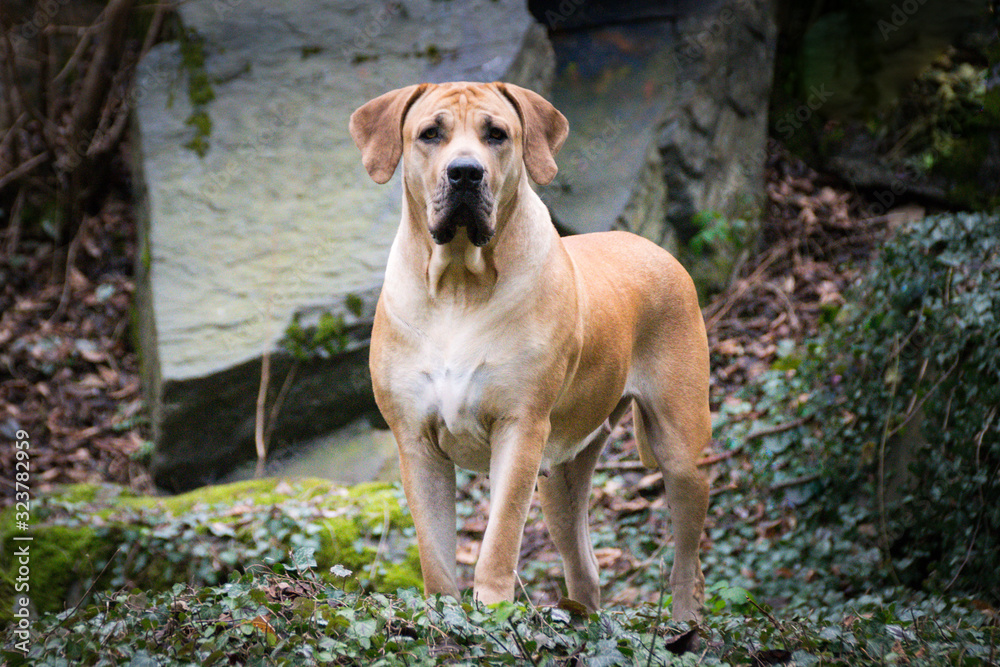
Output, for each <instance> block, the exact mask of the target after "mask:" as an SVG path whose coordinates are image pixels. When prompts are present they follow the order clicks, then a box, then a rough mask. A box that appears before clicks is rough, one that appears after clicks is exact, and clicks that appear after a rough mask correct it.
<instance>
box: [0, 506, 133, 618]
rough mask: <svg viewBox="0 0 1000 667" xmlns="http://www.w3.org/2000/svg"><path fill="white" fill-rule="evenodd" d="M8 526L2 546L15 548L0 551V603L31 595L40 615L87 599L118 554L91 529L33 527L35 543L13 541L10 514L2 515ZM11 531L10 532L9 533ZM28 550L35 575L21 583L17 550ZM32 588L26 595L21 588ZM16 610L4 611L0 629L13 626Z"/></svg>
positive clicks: (0, 611)
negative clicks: (93, 584) (81, 597)
mask: <svg viewBox="0 0 1000 667" xmlns="http://www.w3.org/2000/svg"><path fill="white" fill-rule="evenodd" d="M0 520H2V521H3V523H2V525H3V526H4V527H5V530H3V532H2V533H0V540H2V542H3V544H4V545H5V546H6V545H11V546H10V548H4V550H3V551H0V599H3V600H14V599H15V596H18V597H20V596H27V597H29V598H30V599H31V602H32V604H33V605H34V607H35V610H36V611H37V612H39V613H46V612H59V611H62V610H63V609H64V607H65V606H66V604H67V602H71V601H72V600H71V598H73V597H76V596H79V595H82V594H83V593H84V591H85V590H86V587H87V586H88V585H89V584H90V583H91V582H92V581H93V580H94V578H95V577H96V576H97V574H98V573H99V572H100V568H101V567H102V566H103V564H104V563H105V562H107V559H108V557H109V556H110V555H111V553H113V551H114V547H113V546H112V545H110V544H107V543H104V542H103V541H102V540H101V539H100V536H99V534H98V531H97V530H96V529H95V528H92V527H89V526H67V525H44V524H34V523H33V524H32V528H31V532H30V533H29V534H30V536H31V537H32V540H31V541H30V542H14V541H13V540H12V538H13V537H14V534H13V533H14V531H13V526H14V525H15V524H14V521H13V520H11V517H10V516H9V512H5V513H3V514H0ZM6 527H9V528H6ZM22 544H23V545H26V546H27V547H28V554H29V555H28V567H29V568H30V574H29V575H28V577H27V579H26V581H25V580H24V578H22V580H21V581H20V582H18V568H19V567H20V565H21V564H20V563H19V561H18V558H16V557H15V555H14V554H15V548H14V546H13V545H17V546H18V547H20V546H21V545H22ZM18 583H21V584H22V585H23V584H24V583H27V585H28V586H29V588H28V590H27V591H23V590H20V591H19V590H18V589H17V585H18ZM12 613H13V609H12V607H11V605H10V604H4V605H2V606H0V626H6V625H7V624H8V623H10V621H11V619H12V618H13V616H12Z"/></svg>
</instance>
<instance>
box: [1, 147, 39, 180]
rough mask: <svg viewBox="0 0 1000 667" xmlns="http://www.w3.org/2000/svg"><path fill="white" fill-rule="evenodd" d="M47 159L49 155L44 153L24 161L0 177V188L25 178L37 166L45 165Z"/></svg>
mask: <svg viewBox="0 0 1000 667" xmlns="http://www.w3.org/2000/svg"><path fill="white" fill-rule="evenodd" d="M48 159H49V154H48V152H45V153H39V154H38V155H36V156H35V157H33V158H29V159H27V160H25V161H24V162H22V163H21V164H20V165H18V166H17V167H16V168H14V169H11V170H10V171H8V172H7V173H6V174H4V175H3V176H0V188H3V187H6V186H7V185H8V184H9V183H13V182H14V181H16V180H18V179H20V178H22V177H24V176H26V175H27V174H29V173H30V172H31V171H32V170H33V169H35V168H36V167H38V166H39V165H43V164H45V161H46V160H48Z"/></svg>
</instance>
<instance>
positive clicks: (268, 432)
mask: <svg viewBox="0 0 1000 667" xmlns="http://www.w3.org/2000/svg"><path fill="white" fill-rule="evenodd" d="M298 368H299V360H298V359H296V360H295V362H294V363H293V364H292V367H291V368H289V369H288V373H286V374H285V380H284V382H282V383H281V389H279V390H278V396H277V398H275V399H274V405H272V406H271V412H270V414H269V415H268V417H267V424H266V427H265V430H264V443H265V445H266V444H267V443H270V442H271V436H272V435H273V434H274V427H275V426H276V425H277V423H278V415H279V414H280V413H281V406H282V404H283V403H284V402H285V396H286V395H287V394H288V390H289V389H290V388H291V386H292V379H293V378H294V377H295V371H297V370H298Z"/></svg>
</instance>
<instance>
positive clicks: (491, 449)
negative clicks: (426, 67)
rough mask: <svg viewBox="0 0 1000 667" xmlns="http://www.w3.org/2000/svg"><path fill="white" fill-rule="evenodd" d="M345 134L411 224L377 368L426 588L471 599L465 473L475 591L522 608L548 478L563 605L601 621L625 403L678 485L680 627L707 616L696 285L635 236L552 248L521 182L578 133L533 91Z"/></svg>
mask: <svg viewBox="0 0 1000 667" xmlns="http://www.w3.org/2000/svg"><path fill="white" fill-rule="evenodd" d="M350 130H351V136H352V137H353V138H354V140H355V142H356V143H357V145H358V147H359V148H360V149H361V155H362V160H363V162H364V165H365V168H366V169H367V170H368V173H369V174H370V175H371V177H372V179H374V180H375V181H376V182H378V183H385V182H386V181H388V180H389V179H390V178H391V177H392V175H393V173H394V172H395V170H396V168H397V166H398V165H399V163H400V162H401V163H402V181H403V214H402V220H401V221H400V226H399V230H398V232H397V234H396V238H395V240H394V241H393V245H392V250H391V251H390V253H389V260H388V264H387V266H386V272H385V283H384V286H383V288H382V295H381V297H380V299H379V302H378V307H377V309H376V313H375V325H374V329H373V331H372V339H371V360H370V363H371V372H372V383H373V385H374V390H375V398H376V401H377V402H378V406H379V409H380V410H381V411H382V414H383V415H384V417H385V419H386V421H387V422H388V423H389V425H390V427H391V428H392V431H393V434H394V436H395V438H396V442H397V443H398V445H399V460H400V471H401V474H402V478H403V486H404V489H405V491H406V497H407V501H408V504H409V507H410V511H411V512H412V514H413V520H414V524H415V525H416V529H417V539H418V541H419V547H420V562H421V567H422V570H423V576H424V587H425V590H426V592H427V593H428V594H433V593H445V594H449V595H452V596H456V597H457V596H458V595H459V591H458V586H457V583H456V560H455V546H456V535H455V466H456V465H457V466H461V467H464V468H469V469H472V470H477V471H480V472H484V473H488V474H489V475H490V493H491V502H490V516H489V520H488V523H487V528H486V533H485V535H484V537H483V545H482V549H481V551H480V557H479V562H478V563H477V564H476V570H475V596H476V598H478V599H479V600H481V601H483V602H486V603H491V602H498V601H501V600H511V599H513V596H514V585H515V568H516V566H517V560H518V554H519V551H520V545H521V535H522V532H523V530H524V523H525V519H526V516H527V512H528V508H529V505H530V503H531V497H532V493H533V491H534V489H535V485H536V483H537V486H538V490H539V495H540V497H541V500H542V510H543V513H544V516H545V521H546V524H547V525H548V528H549V532H550V533H551V535H552V538H553V540H554V541H555V544H556V547H557V548H558V549H559V552H560V554H561V555H562V558H563V564H564V567H565V573H566V586H567V589H568V592H569V597H571V598H573V599H575V600H578V601H580V602H582V603H583V604H585V605H586V606H588V607H590V608H591V609H596V608H597V607H598V606H599V604H600V588H599V584H598V573H597V561H596V560H595V558H594V553H593V549H592V547H591V543H590V536H589V533H588V526H587V507H588V497H589V495H590V478H591V475H592V473H593V470H594V466H595V464H596V462H597V458H598V456H599V454H600V452H601V448H602V447H603V446H604V442H605V439H606V438H607V436H608V434H609V433H610V430H611V426H612V425H613V424H614V422H615V421H616V420H617V419H618V418H619V417H621V415H622V414H623V413H624V412H625V411H626V410H627V409H628V408H629V407H631V408H632V411H633V415H634V421H635V428H636V437H637V441H638V443H639V450H640V456H641V457H642V461H643V462H644V463H645V464H646V465H648V466H651V467H654V466H658V467H659V468H660V470H662V471H663V479H664V482H665V484H666V493H667V501H668V504H669V507H670V512H671V518H672V521H673V527H674V543H675V549H676V553H675V558H674V566H673V570H672V572H671V574H670V585H671V587H672V589H673V600H674V602H673V605H674V607H673V615H674V618H676V619H678V620H691V621H696V620H697V619H698V618H699V614H700V610H701V605H702V602H703V599H704V581H705V580H704V577H703V575H702V572H701V564H700V562H699V559H698V547H699V542H700V539H701V534H702V529H703V527H704V522H705V515H706V512H707V509H708V484H707V482H706V481H705V479H704V478H703V477H702V475H701V474H700V472H699V471H698V469H697V460H698V458H699V456H700V452H701V451H702V449H703V447H704V446H705V445H706V444H707V442H708V440H709V437H710V432H711V426H710V419H709V407H708V376H709V369H708V345H707V342H706V337H705V325H704V321H703V320H702V315H701V311H700V310H699V308H698V299H697V295H696V293H695V289H694V285H693V284H692V282H691V278H690V277H689V276H688V274H687V272H686V271H684V269H683V268H682V267H681V266H680V264H678V262H677V261H676V260H675V259H674V258H673V257H672V256H671V255H670V254H669V253H667V252H666V251H665V250H663V249H662V248H660V247H659V246H657V245H655V244H654V243H651V242H650V241H647V240H645V239H642V238H640V237H638V236H635V235H632V234H628V233H625V232H607V233H601V234H583V235H580V236H572V237H569V238H565V239H562V238H560V237H559V236H558V234H557V233H556V230H555V228H554V227H553V225H552V221H551V219H550V217H549V213H548V210H547V209H546V207H545V205H544V204H543V203H542V201H541V199H539V197H538V196H537V195H536V194H535V192H534V190H533V189H532V187H531V184H530V182H529V179H531V180H533V181H534V182H536V183H539V184H545V183H548V182H550V181H551V180H552V179H553V178H554V177H555V174H556V171H557V167H556V163H555V155H556V153H557V152H558V151H559V148H560V146H561V145H562V143H563V141H564V140H565V138H566V135H567V133H568V131H569V127H568V124H567V122H566V119H565V118H564V117H563V115H562V114H561V113H559V111H557V110H556V109H555V108H554V107H553V106H552V105H551V104H549V103H548V102H547V101H546V100H545V99H543V98H542V97H541V96H539V95H537V94H536V93H533V92H531V91H529V90H525V89H523V88H519V87H517V86H514V85H511V84H504V83H492V84H478V83H446V84H440V85H432V84H420V85H415V86H410V87H407V88H401V89H399V90H394V91H391V92H388V93H386V94H384V95H382V96H381V97H378V98H376V99H374V100H372V101H370V102H368V103H367V104H365V105H364V106H362V107H361V108H359V109H358V110H357V111H355V112H354V115H352V116H351V125H350ZM540 473H544V474H541V475H540Z"/></svg>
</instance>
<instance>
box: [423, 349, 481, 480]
mask: <svg viewBox="0 0 1000 667" xmlns="http://www.w3.org/2000/svg"><path fill="white" fill-rule="evenodd" d="M489 375H490V372H489V370H488V367H487V365H486V364H485V362H481V363H479V364H454V363H447V362H445V363H443V364H441V365H440V366H437V367H436V368H433V369H431V370H429V371H426V372H424V373H421V380H420V382H419V384H420V385H422V386H421V388H420V389H419V394H420V396H421V401H420V403H421V404H422V412H423V415H424V419H425V420H426V421H425V423H427V424H428V426H430V428H431V429H432V430H433V431H434V432H435V435H436V436H437V441H438V446H439V447H440V448H441V450H442V451H443V452H444V453H445V454H447V455H448V457H449V458H451V460H452V461H453V462H454V463H455V464H456V465H458V466H460V467H462V468H467V469H470V470H476V471H479V472H486V471H488V470H489V465H490V441H489V431H488V425H487V416H488V415H487V406H486V405H485V403H484V397H483V394H484V390H485V388H486V383H487V382H488V379H489Z"/></svg>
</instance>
